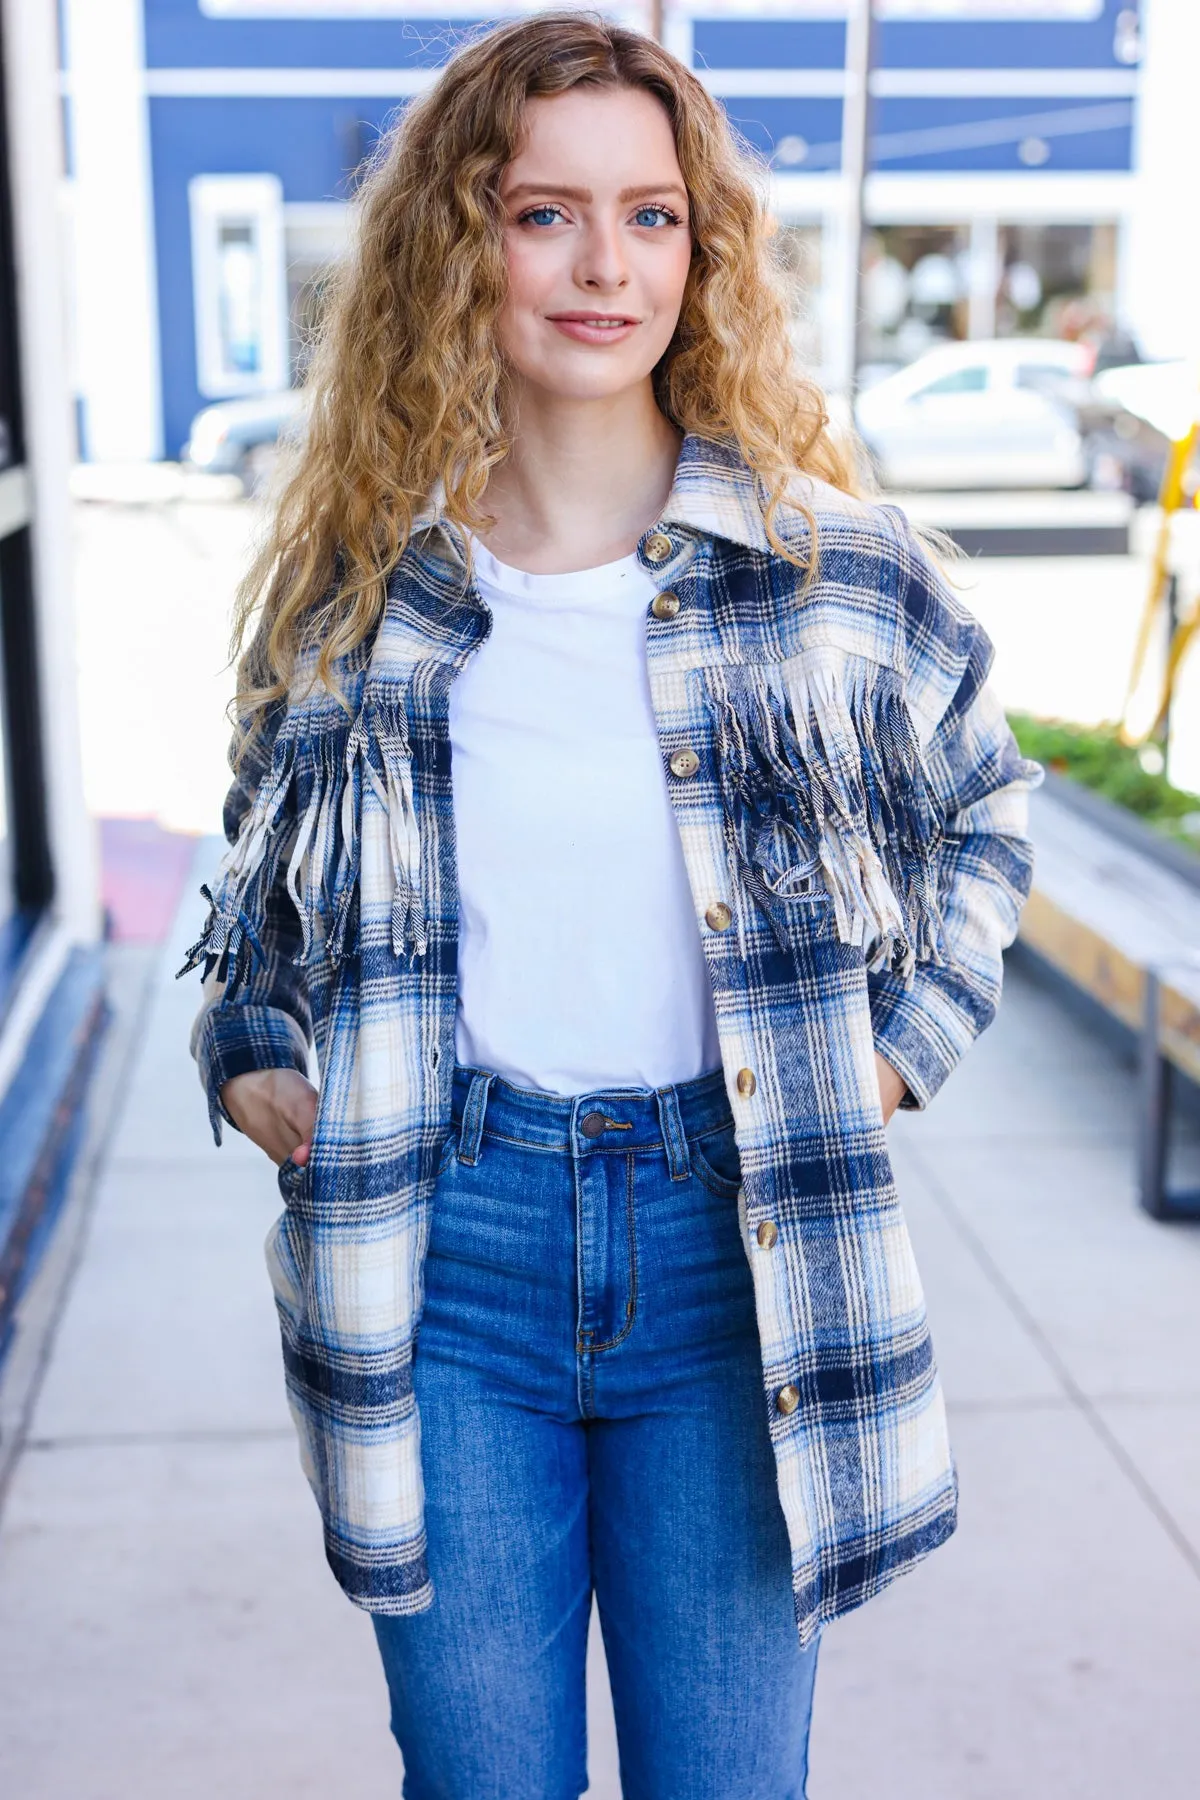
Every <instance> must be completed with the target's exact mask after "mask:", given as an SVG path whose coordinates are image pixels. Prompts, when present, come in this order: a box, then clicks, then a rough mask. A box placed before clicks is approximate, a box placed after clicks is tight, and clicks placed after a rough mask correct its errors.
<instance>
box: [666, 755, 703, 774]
mask: <svg viewBox="0 0 1200 1800" xmlns="http://www.w3.org/2000/svg"><path fill="white" fill-rule="evenodd" d="M699 767H700V758H699V757H698V756H697V755H696V752H695V751H694V750H677V751H676V752H675V754H674V756H673V757H672V758H671V773H672V775H678V777H679V779H680V781H689V780H690V779H691V777H692V776H693V775H694V774H695V773H696V770H697V769H698V768H699Z"/></svg>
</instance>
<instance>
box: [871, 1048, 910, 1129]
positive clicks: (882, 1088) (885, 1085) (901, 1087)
mask: <svg viewBox="0 0 1200 1800" xmlns="http://www.w3.org/2000/svg"><path fill="white" fill-rule="evenodd" d="M875 1073H876V1075H877V1076H878V1078H879V1103H880V1105H881V1106H882V1107H883V1122H884V1124H885V1125H886V1124H887V1122H888V1120H889V1119H890V1118H891V1116H892V1114H893V1113H894V1112H895V1110H896V1108H897V1107H898V1106H899V1104H900V1102H901V1101H902V1100H903V1098H904V1096H905V1094H907V1092H908V1083H907V1082H906V1081H905V1079H904V1077H903V1076H902V1075H897V1073H896V1071H895V1069H893V1067H892V1065H891V1063H890V1062H888V1061H887V1060H886V1059H885V1058H884V1057H882V1056H880V1054H879V1052H878V1050H877V1051H876V1052H875Z"/></svg>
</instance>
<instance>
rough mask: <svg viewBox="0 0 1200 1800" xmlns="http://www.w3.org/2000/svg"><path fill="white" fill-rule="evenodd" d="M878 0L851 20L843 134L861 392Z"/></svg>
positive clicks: (852, 351) (853, 349) (854, 369)
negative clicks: (866, 204) (873, 79)
mask: <svg viewBox="0 0 1200 1800" xmlns="http://www.w3.org/2000/svg"><path fill="white" fill-rule="evenodd" d="M875 25H876V21H875V0H857V4H856V5H855V7H854V9H853V11H852V12H851V14H850V16H849V19H848V20H847V22H846V99H845V108H846V112H845V119H844V122H843V130H842V159H843V162H842V180H843V182H844V184H845V190H846V214H845V226H844V229H845V231H846V236H847V251H848V254H849V255H850V256H851V257H852V258H853V265H852V277H851V280H850V282H849V283H848V297H849V301H850V319H849V326H848V331H847V346H848V356H847V362H848V365H849V366H848V368H847V371H846V374H847V382H846V391H847V394H848V396H849V399H850V401H851V403H852V404H853V401H854V396H855V394H856V393H857V391H858V365H859V350H860V347H861V343H862V313H863V254H864V251H865V248H866V236H867V225H866V207H865V199H866V185H867V176H868V174H869V173H870V164H871V71H872V69H873V68H874V66H875Z"/></svg>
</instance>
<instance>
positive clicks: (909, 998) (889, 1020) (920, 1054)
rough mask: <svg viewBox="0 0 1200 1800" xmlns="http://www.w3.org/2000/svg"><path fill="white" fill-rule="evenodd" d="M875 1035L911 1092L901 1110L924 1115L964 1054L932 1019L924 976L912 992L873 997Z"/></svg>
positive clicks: (884, 992)
mask: <svg viewBox="0 0 1200 1800" xmlns="http://www.w3.org/2000/svg"><path fill="white" fill-rule="evenodd" d="M871 1031H872V1035H873V1036H874V1039H875V1048H876V1050H877V1051H878V1052H879V1054H880V1056H882V1057H883V1059H884V1061H885V1062H889V1063H891V1065H892V1067H893V1069H895V1071H896V1073H897V1075H899V1076H900V1078H901V1080H902V1081H903V1082H904V1084H905V1086H906V1087H907V1089H908V1092H907V1093H906V1094H905V1096H904V1098H903V1100H901V1102H900V1108H901V1110H902V1111H903V1112H924V1110H925V1108H926V1107H927V1106H928V1105H929V1102H930V1101H931V1100H932V1099H933V1097H934V1095H935V1094H936V1093H937V1091H938V1089H939V1088H940V1087H941V1085H942V1083H943V1081H945V1079H946V1077H947V1076H948V1075H949V1074H950V1073H951V1071H952V1070H953V1069H954V1067H955V1065H956V1064H957V1062H958V1060H959V1054H960V1052H959V1051H958V1049H957V1047H956V1046H955V1045H954V1044H952V1043H950V1042H949V1041H948V1040H947V1038H946V1037H945V1035H944V1034H943V1033H942V1032H941V1031H939V1029H938V1026H937V1022H936V1020H935V1019H933V1018H931V1016H930V1014H929V1010H928V1008H927V1006H926V1004H925V996H924V995H923V994H922V992H921V981H920V976H918V977H917V980H916V982H915V983H914V984H913V986H912V987H911V988H907V989H906V988H898V989H892V988H887V989H882V990H879V989H877V990H876V991H875V992H874V993H873V994H872V995H871Z"/></svg>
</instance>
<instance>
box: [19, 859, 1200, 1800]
mask: <svg viewBox="0 0 1200 1800" xmlns="http://www.w3.org/2000/svg"><path fill="white" fill-rule="evenodd" d="M207 854H208V853H207V850H204V851H202V853H201V855H200V857H199V859H198V861H199V863H200V864H204V862H205V858H206V856H207ZM193 913H194V905H193V902H192V900H191V899H189V900H188V901H187V902H186V906H185V916H186V921H187V924H188V925H190V924H191V923H192V922H193ZM180 927H181V928H180V929H178V930H177V931H176V933H175V943H178V942H181V941H182V940H183V938H185V937H186V936H187V931H186V929H185V928H183V920H182V919H181V922H180ZM133 954H134V953H132V952H126V953H125V955H126V957H127V958H128V957H129V956H131V955H133ZM175 960H176V956H175V951H174V948H172V950H171V952H170V954H166V955H162V956H152V957H150V958H148V959H147V958H146V957H145V955H144V953H143V961H142V962H141V963H140V964H137V965H136V968H137V971H138V978H137V980H134V979H133V978H132V976H131V974H130V969H131V968H133V967H134V965H132V964H129V963H128V962H127V963H126V964H125V965H124V973H123V975H122V971H121V970H118V971H117V973H118V976H119V977H120V979H118V982H117V986H118V989H120V988H121V986H122V980H123V982H124V989H125V997H124V1001H123V1006H122V1019H121V1021H120V1029H119V1030H118V1032H117V1034H116V1038H115V1040H114V1049H113V1051H112V1056H113V1057H118V1058H119V1060H120V1061H121V1067H119V1068H117V1069H115V1070H114V1069H112V1068H110V1069H109V1070H107V1071H106V1074H105V1078H104V1079H103V1080H102V1082H101V1084H100V1087H99V1089H98V1105H99V1107H100V1109H101V1113H102V1116H101V1117H100V1118H99V1119H98V1120H95V1121H94V1122H93V1123H94V1125H95V1126H97V1127H98V1128H100V1129H107V1132H108V1136H107V1141H106V1143H105V1144H104V1146H103V1154H102V1156H101V1158H100V1160H99V1163H98V1166H97V1168H96V1170H95V1178H94V1182H93V1185H92V1190H91V1194H90V1202H89V1198H88V1196H87V1195H77V1196H76V1198H75V1201H74V1210H73V1211H72V1212H70V1213H69V1214H68V1216H67V1218H66V1219H65V1220H64V1225H63V1232H64V1233H65V1235H66V1237H67V1238H70V1239H73V1240H74V1243H75V1245H76V1250H77V1254H76V1257H75V1261H76V1265H77V1266H76V1268H75V1273H74V1277H73V1279H72V1280H71V1281H70V1282H69V1284H68V1285H67V1286H66V1287H65V1288H64V1286H63V1269H62V1267H55V1266H53V1265H54V1258H52V1259H51V1266H50V1267H48V1269H47V1270H46V1271H44V1272H43V1278H42V1281H41V1283H40V1284H39V1288H38V1289H37V1290H35V1292H34V1293H33V1294H32V1295H31V1297H30V1301H29V1303H28V1304H29V1307H30V1309H31V1315H30V1316H31V1321H32V1322H31V1323H30V1326H29V1329H30V1330H34V1329H35V1328H36V1326H37V1320H38V1317H39V1316H41V1318H42V1319H43V1321H44V1322H47V1323H48V1322H50V1321H51V1320H53V1319H54V1317H55V1316H57V1325H56V1329H55V1332H54V1336H53V1338H52V1340H51V1341H50V1342H49V1344H48V1350H47V1354H46V1356H45V1358H44V1367H43V1369H42V1372H41V1375H40V1378H39V1377H38V1376H37V1373H36V1369H31V1367H30V1364H31V1362H36V1358H34V1359H31V1358H30V1356H29V1354H28V1350H27V1349H26V1352H25V1353H24V1357H23V1362H22V1359H21V1358H18V1362H22V1366H23V1368H24V1371H25V1376H24V1378H25V1380H26V1383H27V1386H28V1388H29V1393H30V1399H31V1404H30V1406H29V1409H28V1416H27V1428H26V1438H25V1443H24V1447H23V1450H22V1453H21V1454H20V1456H19V1459H18V1460H17V1462H16V1465H15V1468H14V1469H13V1470H12V1473H11V1478H10V1481H9V1484H8V1490H7V1495H6V1499H5V1503H4V1507H3V1514H2V1517H0V1792H3V1793H4V1794H5V1795H6V1796H11V1800H193V1797H194V1800H201V1797H202V1796H203V1800H210V1797H211V1795H213V1794H214V1793H219V1794H221V1795H222V1797H223V1800H264V1797H265V1796H274V1795H283V1794H287V1795H296V1796H309V1795H311V1796H318V1795H320V1796H331V1795H332V1796H337V1800H384V1797H385V1796H388V1795H393V1796H394V1795H398V1792H399V1781H400V1771H399V1765H398V1757H397V1755H396V1753H395V1751H394V1748H393V1746H392V1744H391V1740H390V1738H389V1736H388V1733H387V1725H386V1708H385V1699H384V1689H383V1683H382V1678H381V1676H380V1674H379V1671H378V1669H377V1667H376V1662H375V1654H374V1645H373V1641H372V1638H371V1633H370V1627H369V1625H368V1623H367V1620H366V1619H365V1618H364V1617H363V1615H362V1614H361V1613H358V1612H357V1611H355V1610H354V1609H353V1608H352V1607H350V1606H349V1605H348V1604H346V1602H345V1601H344V1600H343V1599H342V1598H341V1596H340V1595H339V1593H338V1591H337V1589H336V1587H335V1585H334V1583H333V1581H332V1578H331V1577H330V1576H329V1575H328V1574H327V1572H326V1570H325V1567H324V1562H323V1558H322V1555H321V1549H320V1543H319V1536H318V1531H317V1519H316V1512H315V1509H314V1507H313V1505H312V1502H311V1500H310V1498H309V1495H308V1491H307V1489H306V1487H305V1484H304V1481H303V1478H302V1476H301V1474H300V1471H299V1468H298V1465H297V1460H296V1452H295V1446H294V1441H293V1437H292V1432H291V1427H290V1425H289V1423H288V1421H287V1418H286V1414H285V1411H284V1406H283V1397H282V1383H281V1377H280V1370H279V1353H278V1343H277V1338H276V1333H275V1325H274V1318H273V1312H272V1307H271V1301H270V1295H269V1290H268V1286H267V1277H266V1273H265V1269H264V1266H263V1260H262V1254H261V1244H262V1239H263V1237H264V1236H265V1234H266V1231H267V1228H268V1225H269V1224H270V1221H271V1219H272V1217H273V1216H274V1214H275V1212H276V1211H277V1207H278V1201H277V1199H276V1189H275V1185H274V1181H273V1177H272V1172H271V1170H270V1168H269V1167H268V1166H267V1165H265V1164H264V1163H262V1162H260V1160H259V1159H258V1157H257V1155H256V1153H254V1152H253V1151H252V1150H251V1149H250V1147H249V1146H248V1145H246V1144H245V1143H244V1142H243V1141H240V1140H238V1139H237V1137H236V1136H235V1135H233V1134H231V1137H230V1141H229V1143H228V1144H227V1146H226V1148H225V1149H223V1150H222V1151H221V1152H220V1153H217V1152H215V1151H214V1150H213V1148H212V1146H211V1143H210V1142H209V1139H208V1134H207V1125H206V1121H205V1118H204V1113H203V1107H202V1103H201V1096H200V1094H199V1090H198V1087H197V1086H196V1083H195V1076H194V1072H193V1069H192V1066H191V1064H190V1061H189V1060H188V1057H187V1051H186V1036H187V1026H188V1023H189V1020H190V1017H191V1013H192V1009H193V1006H194V1004H195V998H196V995H195V989H194V987H193V985H192V984H191V983H179V984H176V983H175V982H174V981H173V979H172V978H171V970H172V966H173V964H174V962H175ZM122 1045H124V1046H126V1051H125V1053H122V1048H121V1047H122ZM1131 1091H1132V1084H1131V1076H1130V1072H1129V1070H1128V1069H1127V1068H1126V1067H1125V1066H1124V1065H1123V1064H1122V1062H1121V1060H1120V1058H1119V1056H1117V1055H1116V1054H1115V1053H1114V1051H1113V1050H1112V1049H1111V1048H1110V1047H1109V1046H1108V1045H1107V1044H1106V1043H1105V1042H1104V1041H1102V1040H1101V1039H1099V1038H1097V1037H1096V1036H1095V1035H1094V1034H1093V1033H1092V1032H1090V1031H1089V1030H1088V1029H1086V1028H1085V1027H1084V1026H1083V1025H1081V1024H1080V1022H1079V1021H1078V1020H1077V1019H1075V1018H1073V1017H1072V1016H1070V1014H1069V1013H1067V1012H1064V1011H1063V1009H1062V1008H1061V1006H1060V1005H1059V1003H1058V1002H1057V1001H1056V1000H1055V999H1054V998H1053V997H1051V996H1049V995H1048V994H1047V993H1046V992H1044V991H1043V990H1042V989H1040V988H1039V987H1038V986H1037V985H1036V984H1035V983H1034V982H1033V981H1032V980H1031V979H1030V978H1029V975H1028V974H1027V973H1026V972H1025V971H1024V970H1022V969H1020V968H1015V969H1014V970H1013V971H1012V972H1011V975H1010V983H1009V993H1008V998H1007V1004H1006V1006H1005V1008H1004V1010H1003V1012H1002V1015H1001V1019H1000V1021H999V1023H998V1024H997V1026H996V1027H995V1028H994V1029H993V1031H992V1032H991V1033H990V1034H989V1035H988V1036H987V1037H986V1038H985V1039H984V1040H983V1042H982V1043H981V1044H980V1045H979V1046H978V1048H977V1049H976V1050H975V1051H974V1052H973V1054H972V1056H971V1057H970V1058H969V1059H968V1061H967V1063H966V1064H965V1065H964V1067H963V1068H962V1069H961V1070H960V1071H959V1072H958V1074H957V1075H956V1076H955V1078H954V1080H953V1081H952V1082H951V1083H950V1085H949V1086H948V1087H947V1089H946V1090H945V1092H944V1093H943V1094H942V1095H941V1096H940V1097H939V1099H938V1101H937V1103H936V1105H935V1106H934V1108H932V1109H931V1110H930V1112H929V1113H928V1114H927V1115H926V1116H925V1117H923V1118H901V1119H899V1120H898V1121H897V1122H896V1124H895V1126H894V1127H893V1140H894V1146H895V1158H896V1164H897V1170H898V1174H899V1179H900V1184H901V1192H902V1195H903V1198H904V1200H905V1203H906V1206H907V1210H908V1214H909V1218H910V1222H911V1226H912V1231H913V1236H914V1239H915V1242H916V1246H917V1253H918V1258H919V1260H920V1263H921V1267H922V1271H923V1275H924V1279H925V1283H926V1287H927V1291H928V1295H929V1303H930V1309H931V1313H932V1318H933V1324H934V1331H935V1339H936V1342H937V1346H938V1350H939V1354H940V1358H941V1362H942V1365H943V1369H944V1373H945V1379H946V1386H947V1391H948V1395H949V1400H950V1406H951V1413H952V1429H953V1436H954V1443H955V1449H956V1453H957V1457H958V1461H959V1466H960V1473H961V1479H962V1501H963V1504H962V1524H961V1528H960V1530H959V1533H958V1535H957V1536H956V1537H955V1539H953V1540H952V1542H951V1543H950V1544H949V1545H948V1546H947V1547H946V1548H945V1549H943V1550H941V1551H939V1552H938V1553H937V1554H936V1555H935V1556H934V1557H933V1558H931V1559H930V1561H929V1562H928V1564H927V1565H925V1566H924V1567H923V1568H922V1569H920V1570H919V1571H917V1572H915V1573H914V1574H912V1575H910V1576H909V1577H907V1578H906V1579H905V1580H904V1581H902V1582H900V1583H899V1584H897V1585H896V1586H895V1587H894V1588H893V1589H892V1590H890V1592H889V1593H888V1594H887V1595H885V1596H884V1597H883V1598H882V1599H880V1600H879V1601H877V1602H875V1603H874V1604H873V1605H871V1606H870V1607H868V1608H866V1609H864V1610H863V1611H862V1612H861V1613H859V1614H856V1615H854V1616H853V1617H852V1618H850V1619H847V1620H845V1621H843V1622H842V1623H840V1624H839V1625H837V1626H836V1627H834V1628H832V1629H831V1630H830V1631H829V1632H828V1633H827V1635H826V1641H825V1645H824V1649H823V1652H822V1659H823V1660H822V1668H821V1672H820V1677H819V1680H818V1688H817V1714H816V1725H815V1731H814V1743H813V1776H812V1781H811V1793H812V1796H813V1800H858V1797H859V1796H863V1797H864V1800H865V1797H866V1796H868V1795H870V1796H875V1795H880V1794H886V1795H887V1796H888V1800H1012V1797H1013V1796H1017V1795H1020V1796H1021V1800H1085V1797H1086V1800H1130V1797H1133V1796H1136V1797H1140V1796H1143V1795H1144V1796H1150V1795H1153V1796H1155V1800H1185V1797H1187V1800H1190V1796H1192V1795H1193V1794H1194V1792H1195V1783H1196V1769H1197V1767H1198V1766H1200V1716H1198V1715H1197V1710H1196V1707H1195V1671H1196V1668H1197V1666H1200V1501H1198V1500H1197V1495H1198V1494H1200V1430H1198V1426H1200V1306H1198V1305H1197V1298H1198V1296H1200V1230H1198V1229H1197V1228H1193V1227H1187V1226H1184V1227H1179V1226H1174V1227H1163V1226H1159V1225H1154V1224H1152V1223H1151V1222H1149V1221H1148V1220H1146V1219H1145V1218H1144V1217H1142V1216H1141V1215H1140V1214H1139V1213H1138V1212H1137V1211H1136V1209H1135V1207H1134V1202H1133V1192H1132V1180H1131V1154H1130V1145H1131V1129H1130V1115H1131ZM1184 1150H1185V1153H1186V1154H1189V1155H1191V1156H1193V1157H1194V1156H1195V1154H1196V1150H1197V1144H1196V1142H1195V1139H1194V1138H1193V1140H1192V1142H1191V1143H1190V1145H1188V1144H1185V1146H1184ZM58 1255H59V1259H60V1262H61V1260H62V1258H63V1255H64V1252H63V1250H62V1248H61V1247H60V1249H59V1252H58ZM68 1260H69V1259H68ZM39 1309H40V1315H39ZM27 1335H28V1333H27ZM12 1379H13V1377H12V1376H11V1375H10V1385H11V1380H12ZM2 1410H4V1409H2V1408H0V1411H2ZM16 1410H18V1409H16V1408H15V1407H14V1406H13V1404H12V1403H11V1396H10V1401H9V1403H8V1406H7V1415H8V1416H10V1417H11V1416H12V1415H13V1413H14V1412H15V1411H16ZM593 1623H595V1622H593ZM591 1675H592V1680H591V1733H592V1758H591V1766H592V1786H591V1789H590V1800H618V1797H619V1793H620V1788H619V1783H618V1779H617V1774H616V1751H615V1742H614V1737H613V1731H612V1723H611V1715H610V1713H609V1710H608V1704H607V1696H606V1692H605V1686H604V1669H603V1659H602V1652H601V1650H600V1645H599V1641H598V1638H597V1637H595V1635H594V1642H593V1656H592V1665H591ZM763 1704H764V1706H769V1705H770V1704H771V1696H770V1695H769V1694H766V1695H764V1696H763ZM713 1800H728V1797H727V1796H715V1795H714V1796H713Z"/></svg>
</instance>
